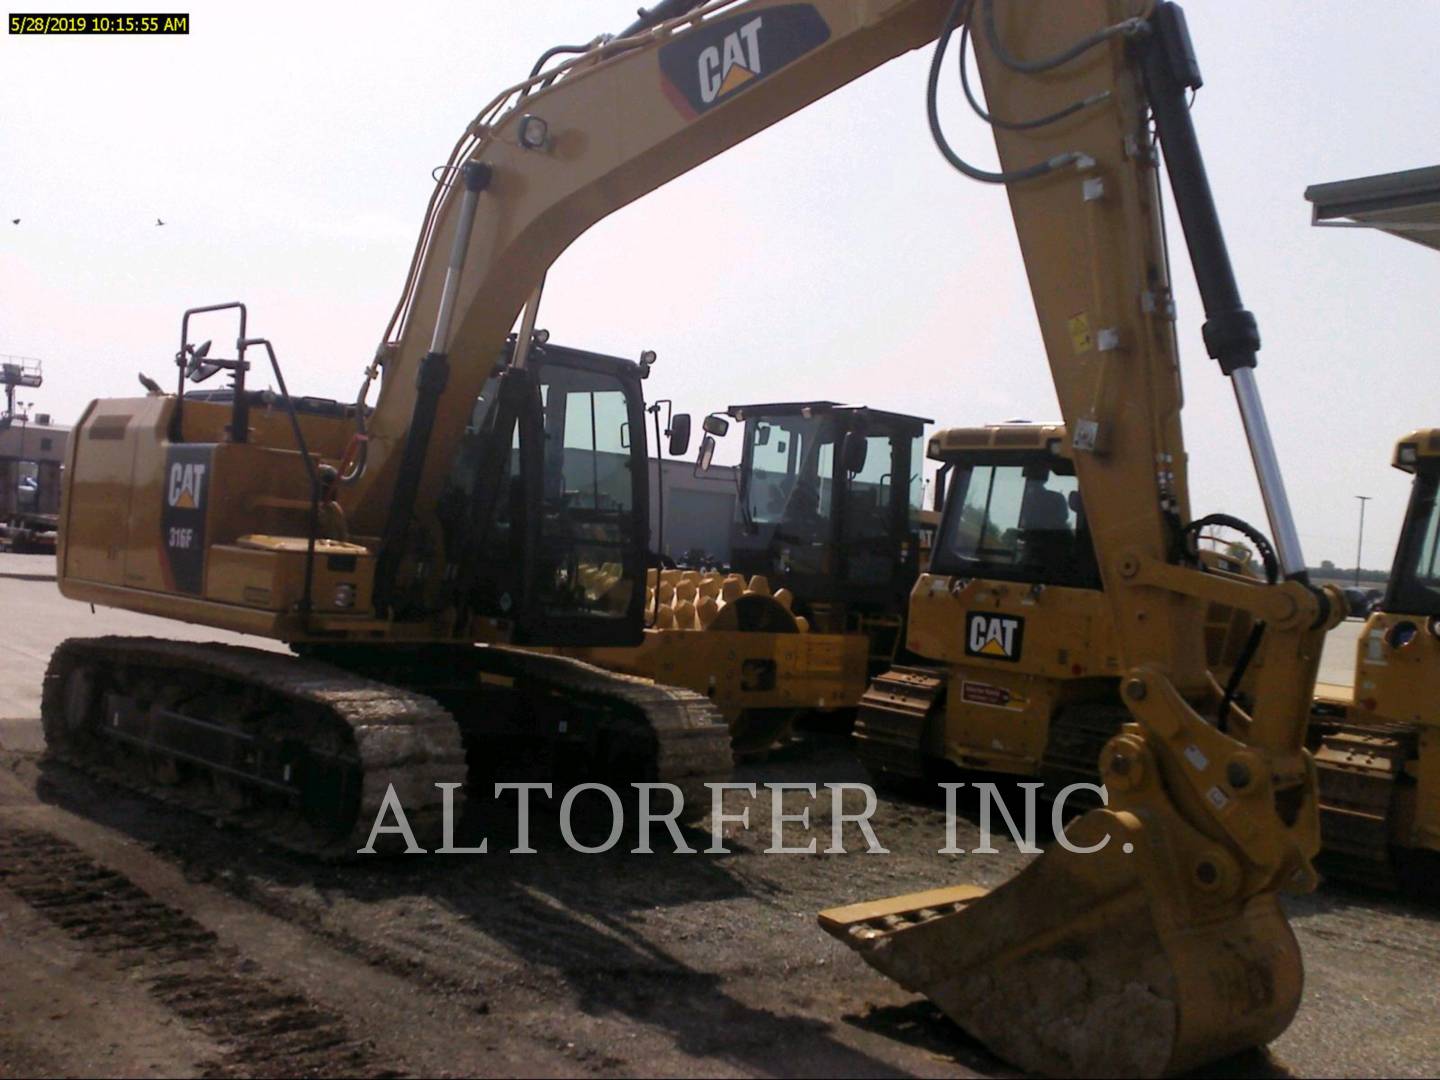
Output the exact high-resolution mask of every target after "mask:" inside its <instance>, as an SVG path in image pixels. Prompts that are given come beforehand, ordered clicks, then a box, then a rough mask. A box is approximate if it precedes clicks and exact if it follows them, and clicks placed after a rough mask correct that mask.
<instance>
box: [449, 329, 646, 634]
mask: <svg viewBox="0 0 1440 1080" xmlns="http://www.w3.org/2000/svg"><path fill="white" fill-rule="evenodd" d="M513 348H514V342H513V340H512V341H511V342H510V344H509V346H507V356H506V357H505V358H503V362H502V363H501V364H499V365H497V367H496V370H495V373H494V374H493V375H492V376H491V378H490V379H489V380H488V381H487V382H486V384H485V387H484V389H483V390H482V391H481V393H480V395H479V397H478V398H477V399H476V401H475V408H474V412H473V413H472V417H471V422H470V424H469V425H468V426H467V428H466V430H465V434H464V436H463V437H462V439H461V441H460V444H459V446H458V448H457V451H456V454H455V458H454V463H453V465H452V468H451V473H450V477H449V481H448V484H447V488H446V491H445V494H444V495H443V496H442V498H441V507H442V511H441V517H442V520H443V521H444V522H445V524H446V531H447V534H448V536H447V544H446V548H447V551H455V552H457V553H458V559H459V561H460V563H461V567H460V571H459V580H460V581H461V582H462V583H463V584H462V590H463V593H462V597H461V599H462V602H463V605H464V608H465V610H467V611H468V612H470V613H471V614H472V615H474V616H476V617H479V618H489V619H502V620H509V621H511V622H513V626H514V636H513V638H512V640H513V641H515V642H516V643H525V642H543V643H545V644H551V645H556V644H563V645H633V644H637V643H638V642H639V640H640V637H641V623H642V619H643V605H644V597H645V589H644V580H645V569H646V558H647V557H646V549H647V543H648V533H649V516H648V506H649V501H648V499H649V495H648V489H647V480H648V474H647V472H646V468H645V463H646V441H645V425H644V423H643V420H644V408H645V404H644V395H643V393H642V391H641V386H640V382H641V379H642V378H643V377H644V376H643V372H642V368H641V366H640V365H639V364H636V363H634V362H632V361H629V360H622V359H619V358H616V357H611V356H603V355H601V354H599V353H592V352H585V351H583V350H580V349H571V348H565V347H562V346H557V345H551V344H549V343H548V342H547V343H546V344H543V345H536V346H534V347H532V349H531V351H530V354H529V356H528V357H527V359H526V364H525V366H524V367H523V368H517V367H514V366H512V365H510V364H509V362H508V353H509V351H510V350H513Z"/></svg>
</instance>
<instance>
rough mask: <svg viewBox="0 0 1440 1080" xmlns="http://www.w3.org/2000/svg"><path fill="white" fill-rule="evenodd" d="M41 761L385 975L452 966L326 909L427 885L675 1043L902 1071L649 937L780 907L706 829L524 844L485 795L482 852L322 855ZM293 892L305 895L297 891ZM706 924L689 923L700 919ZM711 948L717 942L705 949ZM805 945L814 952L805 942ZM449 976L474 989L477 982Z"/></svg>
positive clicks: (471, 822) (798, 1066)
mask: <svg viewBox="0 0 1440 1080" xmlns="http://www.w3.org/2000/svg"><path fill="white" fill-rule="evenodd" d="M39 770H40V773H39V777H38V779H37V784H36V790H37V795H38V796H39V797H40V798H41V800H42V801H44V802H47V803H51V804H53V805H57V806H60V807H62V808H63V809H65V810H67V811H70V812H72V813H74V814H76V815H78V816H80V817H83V818H86V819H88V820H91V821H94V822H96V823H98V824H101V825H103V826H105V827H107V828H109V829H114V830H116V831H118V832H121V833H123V834H125V835H127V836H129V837H130V838H131V839H133V840H134V841H136V842H137V843H139V844H141V845H143V846H144V847H146V848H147V849H149V850H151V851H152V852H154V853H155V854H157V855H159V856H161V857H162V858H164V859H165V860H167V861H169V862H171V863H172V864H175V865H177V866H178V867H179V868H180V869H181V870H182V872H183V873H184V874H185V876H186V877H187V879H189V880H191V881H193V882H196V883H197V884H205V885H210V886H212V887H216V888H219V889H221V890H222V891H224V892H226V893H228V894H229V895H231V896H233V897H234V898H236V899H238V900H240V901H243V902H246V903H248V904H251V905H253V906H255V907H258V908H259V909H261V910H263V911H265V912H267V913H268V914H271V915H274V916H276V917H279V918H283V919H286V920H288V921H292V922H295V923H298V924H300V925H301V926H303V927H304V928H305V929H307V930H309V931H312V932H314V933H316V934H318V935H319V936H321V937H322V938H324V939H326V940H328V941H330V942H331V943H332V944H334V945H336V946H337V947H339V948H341V949H342V950H344V951H347V952H350V953H353V954H355V955H357V956H359V957H360V958H361V959H363V960H365V961H366V962H368V963H371V964H374V965H376V966H379V967H383V968H386V969H388V970H391V971H392V972H395V973H398V974H401V975H405V976H407V977H411V978H417V979H422V980H426V981H427V982H434V981H437V980H438V981H439V982H441V984H442V985H443V984H444V981H445V979H446V978H447V976H446V975H445V974H444V973H443V972H440V971H439V968H440V966H441V965H440V964H439V963H438V962H437V957H436V956H433V955H432V956H426V955H425V954H424V953H423V951H422V952H421V953H420V954H419V955H418V956H417V955H415V954H413V953H406V954H404V955H401V954H399V953H398V952H391V951H389V950H388V948H387V946H386V945H385V944H384V943H383V941H381V942H377V941H374V940H370V939H369V938H368V937H363V936H362V935H361V934H359V933H357V932H356V931H355V930H353V929H351V928H349V927H346V926H344V925H343V924H338V923H337V921H336V920H334V919H332V918H331V916H330V910H329V909H332V908H335V907H337V906H339V905H341V904H342V903H346V902H355V903H360V904H374V905H384V904H386V903H387V902H397V901H398V902H402V903H403V902H404V901H408V900H416V899H419V898H424V899H425V900H427V901H429V902H431V903H433V904H435V905H437V906H439V907H441V908H443V909H445V910H447V911H448V912H449V913H450V914H451V915H452V916H453V917H454V919H455V920H456V922H457V923H458V924H459V928H460V930H459V931H458V932H460V933H462V934H463V935H464V936H465V937H470V936H471V935H478V936H480V937H482V938H483V939H486V944H487V945H489V944H490V943H493V944H494V945H498V946H500V947H501V948H502V949H503V950H505V951H507V952H508V953H510V954H512V955H514V956H517V957H522V958H523V963H524V966H525V968H526V969H527V973H526V982H527V983H531V984H533V983H534V981H535V980H534V972H535V971H537V970H538V971H539V972H540V973H542V974H541V977H540V983H541V985H543V986H546V990H547V992H550V990H551V989H554V990H559V991H560V992H562V993H568V994H569V995H571V996H572V997H573V1002H574V1006H575V1007H576V1008H578V1009H579V1010H581V1011H582V1012H583V1013H585V1014H587V1015H591V1016H595V1017H611V1018H617V1019H619V1020H621V1021H623V1022H625V1023H627V1024H634V1025H639V1026H642V1027H646V1028H649V1029H651V1030H654V1031H658V1032H661V1033H663V1034H664V1035H665V1036H666V1037H667V1038H669V1039H671V1040H672V1041H673V1043H674V1045H675V1047H676V1048H677V1049H679V1050H681V1051H683V1052H685V1053H687V1054H694V1055H699V1056H704V1057H709V1058H713V1059H716V1060H718V1061H720V1062H722V1063H724V1067H726V1068H728V1069H731V1070H734V1071H736V1072H746V1073H751V1074H755V1075H826V1076H838V1075H856V1076H862V1075H863V1076H894V1075H902V1073H901V1072H899V1071H897V1069H896V1068H895V1066H894V1065H892V1064H891V1063H889V1062H886V1061H885V1060H883V1059H881V1058H877V1057H875V1056H872V1055H871V1054H869V1053H866V1052H865V1051H864V1050H862V1049H858V1048H856V1047H854V1046H850V1045H847V1044H846V1043H845V1042H843V1041H841V1040H840V1039H838V1038H837V1037H836V1034H835V1027H836V1025H835V1024H834V1023H831V1022H827V1021H825V1020H821V1019H817V1018H814V1017H812V1016H806V1015H804V1014H802V1013H799V1012H793V1011H790V1010H789V1009H787V1008H786V1007H785V1005H784V1004H783V1003H781V1004H778V1005H776V1006H774V1007H771V1006H770V1005H768V1004H760V1003H756V1002H754V1001H752V1000H743V999H742V998H741V996H738V995H737V994H736V993H735V992H734V990H733V988H729V987H726V986H725V985H724V983H725V981H726V979H727V978H729V979H731V980H732V982H733V981H734V979H735V973H734V972H733V971H731V972H717V971H712V970H705V969H704V968H703V967H699V966H696V965H695V964H693V963H692V962H688V961H687V960H686V959H685V958H684V957H683V956H682V955H681V952H682V951H683V941H684V940H685V938H686V937H688V936H689V935H688V934H687V933H686V932H685V931H684V930H680V931H679V932H678V933H674V932H673V931H674V927H673V926H671V927H668V928H666V930H665V931H662V933H660V934H658V935H656V934H652V935H650V936H647V934H646V932H645V931H646V929H647V927H646V924H645V922H644V916H646V915H647V914H653V913H655V912H657V911H659V912H664V911H666V910H668V909H672V908H681V907H686V906H693V907H695V908H696V912H697V914H696V916H695V917H696V918H697V919H704V920H707V923H706V924H705V926H706V927H708V929H709V930H710V931H711V932H714V931H716V930H718V931H719V935H720V936H721V937H723V938H724V939H725V940H726V941H727V942H729V943H730V944H731V946H732V947H733V949H734V950H740V951H743V948H744V945H743V941H741V940H740V939H739V938H738V937H737V936H736V935H734V934H732V933H730V932H729V930H728V928H727V927H725V925H724V921H723V920H724V919H725V915H724V914H723V913H722V912H720V911H719V906H720V905H721V904H723V903H725V902H727V901H735V900H739V899H743V898H750V899H751V900H755V899H756V898H757V897H758V899H759V902H760V903H761V904H762V905H773V906H775V907H779V906H780V903H779V902H780V898H781V896H782V894H783V890H782V889H780V888H779V887H777V886H775V885H774V884H772V883H769V882H765V881H762V880H756V879H754V878H751V877H749V876H746V875H744V873H743V872H742V871H739V870H738V869H737V868H736V867H735V866H734V865H733V863H734V861H735V860H734V857H733V856H730V857H727V856H722V855H707V854H704V853H703V849H704V848H705V847H707V846H709V844H710V842H711V835H710V833H709V831H708V830H699V829H695V828H688V827H687V828H684V829H683V830H682V836H683V837H684V839H685V841H686V843H687V844H688V845H689V846H690V847H692V848H695V849H696V852H697V853H696V854H679V853H676V852H675V851H673V850H669V851H667V850H666V846H665V845H666V844H667V843H668V842H669V836H668V833H666V832H665V830H664V829H663V827H662V828H660V829H657V830H656V831H655V833H654V836H653V839H652V844H653V846H654V847H655V848H656V852H655V854H651V855H636V854H632V853H631V852H630V851H629V850H628V849H629V848H630V847H632V846H634V833H633V830H632V829H628V828H627V831H626V834H625V836H624V838H623V839H622V841H621V843H620V844H619V845H617V850H616V851H613V852H609V853H605V854H598V855H585V854H580V853H577V852H575V851H572V850H570V849H569V848H568V847H567V846H566V842H565V838H564V837H563V835H562V834H561V831H560V827H559V821H558V817H557V816H556V815H554V814H546V813H539V812H532V816H531V820H530V843H531V845H532V846H533V847H535V848H536V849H537V853H536V854H533V855H519V854H512V853H511V852H510V850H509V848H510V847H511V846H513V845H514V843H515V837H516V835H517V834H516V831H515V830H516V825H517V822H516V820H515V817H514V815H513V813H510V814H505V813H496V812H493V811H494V804H491V805H490V807H489V808H488V809H490V810H491V811H492V812H490V813H488V814H482V813H481V812H480V811H479V810H478V809H477V808H475V807H474V806H471V807H469V808H467V812H466V813H465V815H464V816H463V817H462V819H461V821H460V822H459V824H458V825H457V828H456V836H455V843H456V846H457V847H468V846H472V845H478V844H479V843H480V842H481V840H482V839H488V841H489V846H490V850H489V852H487V853H486V854H483V855H479V854H477V855H469V856H467V855H458V854H457V855H439V854H430V855H427V856H408V857H407V856H398V857H393V858H384V857H380V856H376V857H375V858H374V860H373V861H372V860H369V859H361V860H358V861H355V862H346V863H335V862H330V863H324V862H313V861H306V860H304V859H302V858H301V857H298V856H291V855H289V854H287V853H284V852H280V851H277V850H275V849H272V848H270V847H268V846H266V845H264V844H262V843H260V842H259V841H257V840H255V839H253V838H252V837H249V836H247V835H245V834H242V833H240V832H237V831H235V830H231V829H225V828H217V827H216V826H215V825H213V824H212V823H211V822H209V821H208V820H206V819H205V818H203V817H200V816H198V815H194V814H190V813H179V814H176V813H174V812H172V811H170V810H169V809H168V808H167V807H165V806H163V805H161V804H159V803H157V802H155V801H152V800H149V799H146V798H144V797H142V796H139V795H136V794H133V793H131V792H129V791H126V790H124V789H121V788H119V787H116V786H114V785H112V784H110V783H107V782H105V781H101V780H96V779H94V778H91V777H88V776H86V775H84V774H81V773H78V772H76V771H75V770H73V769H71V768H69V767H68V766H66V765H63V764H60V763H56V762H52V761H48V760H45V759H42V760H41V761H40V762H39ZM608 831H609V830H608V825H607V826H606V827H605V828H604V829H603V830H601V829H600V828H599V827H598V826H597V825H596V824H595V823H594V822H589V821H587V822H580V821H578V820H577V822H576V823H575V828H574V835H575V838H576V839H577V840H578V841H580V842H581V843H584V844H587V845H592V846H593V845H596V844H598V843H600V842H602V841H603V840H604V838H605V836H604V835H603V834H602V832H603V833H608ZM726 844H727V847H729V848H730V850H731V851H732V852H734V853H735V854H737V855H738V854H742V853H745V852H746V851H747V850H749V851H753V850H758V848H749V849H747V848H746V846H745V844H744V843H743V842H740V841H736V840H734V839H727V841H726ZM300 893H303V894H304V895H305V896H306V897H308V899H307V900H304V901H299V900H296V899H294V897H293V894H300ZM317 897H318V899H319V903H318V904H317V903H316V898H317ZM377 910H380V909H378V908H377ZM787 911H788V908H787ZM701 929H702V927H701V926H700V925H699V924H697V926H696V931H697V932H699V931H700V930H701ZM805 932H806V933H810V934H813V935H814V938H815V942H814V944H815V946H816V951H817V952H818V950H819V948H820V947H821V946H822V945H823V941H824V935H823V934H822V932H821V931H820V930H819V928H818V927H816V926H814V925H813V924H809V925H807V926H806V927H805ZM672 937H678V938H679V939H680V940H679V941H678V942H677V946H679V947H674V948H672V947H671V946H670V945H669V940H670V939H671V938H672ZM657 938H658V940H657ZM436 947H437V948H443V947H444V945H443V943H442V944H437V946H436ZM715 951H716V950H715V949H714V947H713V945H712V948H711V955H712V956H713V955H714V953H715ZM801 951H808V950H805V949H804V948H803V946H802V949H801ZM722 952H723V950H722ZM722 962H724V963H725V964H726V966H727V967H728V966H730V962H729V961H722ZM742 964H743V961H742ZM819 970H820V971H822V972H823V971H828V969H825V968H821V969H819ZM742 977H743V975H742ZM827 977H829V978H833V976H827ZM486 982H487V980H486V978H485V977H484V973H481V975H480V977H479V978H478V979H477V980H476V983H478V993H479V994H480V995H484V996H490V994H491V991H490V990H489V989H488V988H487V986H486ZM458 988H459V989H461V990H466V991H468V992H470V993H472V994H473V993H476V992H477V987H476V986H475V985H473V984H472V985H468V986H459V987H458ZM499 992H503V991H499ZM474 1004H476V1006H477V1008H478V1009H479V1011H489V1010H492V1009H493V1005H492V1004H491V1003H490V1001H489V1000H483V1001H481V1000H477V1001H476V1002H474ZM877 1030H878V1029H877ZM937 1045H938V1044H937ZM990 1067H994V1064H993V1062H992V1064H991V1066H990Z"/></svg>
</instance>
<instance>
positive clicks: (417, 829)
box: [42, 637, 465, 858]
mask: <svg viewBox="0 0 1440 1080" xmlns="http://www.w3.org/2000/svg"><path fill="white" fill-rule="evenodd" d="M42 717H43V721H44V727H45V739H46V743H47V746H48V750H49V753H50V755H51V756H52V757H55V758H58V759H60V760H62V761H64V762H66V763H67V764H71V765H74V766H76V767H78V768H81V769H84V770H85V771H87V772H89V773H92V774H93V775H96V776H100V777H102V778H105V779H107V780H111V781H115V782H118V783H120V784H122V785H123V786H126V787H129V788H131V789H134V790H137V791H140V792H143V793H145V794H149V795H153V796H158V797H160V798H161V799H163V800H165V801H167V802H171V803H174V804H178V805H181V806H183V807H186V808H187V809H190V810H193V811H197V812H200V813H204V814H207V815H210V816H212V817H215V818H218V819H220V820H221V821H223V822H224V823H226V824H231V825H234V826H237V827H240V828H243V829H245V830H247V831H249V832H252V833H255V834H257V835H259V836H261V837H262V838H263V839H265V840H266V841H268V842H270V843H273V844H275V845H277V846H279V847H282V848H286V849H289V850H291V851H295V852H299V853H301V854H305V855H311V856H322V857H330V858H343V857H353V856H354V855H355V854H356V852H357V850H358V849H359V848H360V847H362V846H363V845H364V844H365V842H366V840H367V839H368V837H369V834H370V829H371V827H372V825H373V823H374V821H375V818H376V815H377V813H378V811H379V809H380V807H381V804H382V802H383V800H384V798H385V793H386V790H387V788H388V787H389V786H390V785H394V788H395V792H396V794H397V795H398V796H399V797H400V800H401V804H402V805H403V807H404V809H405V813H406V817H407V819H408V821H409V823H410V826H411V828H412V830H413V831H414V834H415V837H416V840H417V841H418V842H419V843H420V844H421V846H423V847H427V848H429V847H433V846H436V845H438V843H439V840H440V837H441V828H442V808H443V802H442V791H441V789H440V788H438V787H436V786H435V785H436V784H438V783H459V782H463V781H464V779H465V752H464V748H463V746H462V743H461V738H460V731H459V728H458V727H457V725H456V723H455V720H454V719H453V718H452V717H451V715H450V714H449V713H448V712H446V711H445V710H444V709H443V708H441V707H440V706H439V705H438V704H437V703H436V702H434V701H432V700H431V699H429V698H427V697H424V696H422V695H420V694H416V693H412V692H409V691H405V690H400V689H397V688H395V687H393V686H389V685H385V684H382V683H377V682H374V681H372V680H369V679H365V678H362V677H359V676H357V675H353V674H351V673H349V672H346V671H342V670H340V669H338V668H335V667H332V666H331V665H329V664H324V663H320V662H317V661H314V660H307V659H296V658H293V657H287V656H282V655H279V654H276V653H268V652H261V651H259V650H256V649H248V648H243V647H238V646H233V645H220V644H214V643H210V644H192V643H188V642H178V641H164V640H160V639H155V638H126V637H103V638H75V639H71V640H69V641H66V642H63V643H62V644H61V645H60V646H59V647H58V648H57V649H56V650H55V652H54V654H53V655H52V657H51V660H50V667H49V670H48V671H47V672H46V675H45V687H44V698H43V703H42ZM459 802H460V800H459V798H458V797H456V798H455V808H456V813H457V814H458V811H459ZM384 839H386V840H392V839H393V837H385V838H384Z"/></svg>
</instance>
